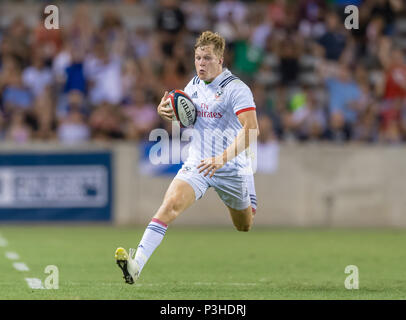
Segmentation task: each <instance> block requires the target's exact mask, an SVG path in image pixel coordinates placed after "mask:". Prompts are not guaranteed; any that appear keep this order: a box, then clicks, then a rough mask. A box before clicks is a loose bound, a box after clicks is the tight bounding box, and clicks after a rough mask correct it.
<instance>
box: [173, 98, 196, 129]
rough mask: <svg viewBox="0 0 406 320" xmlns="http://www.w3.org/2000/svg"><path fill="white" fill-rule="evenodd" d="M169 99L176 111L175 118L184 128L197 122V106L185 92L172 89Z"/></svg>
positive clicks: (174, 111)
mask: <svg viewBox="0 0 406 320" xmlns="http://www.w3.org/2000/svg"><path fill="white" fill-rule="evenodd" d="M168 99H169V101H170V104H171V106H172V109H173V113H174V119H173V120H176V121H179V123H180V126H181V127H182V128H187V127H190V126H192V125H193V124H194V123H195V122H196V107H195V105H194V103H193V101H192V99H190V98H189V96H188V95H187V94H186V93H185V92H183V91H182V90H172V91H171V92H169V98H168Z"/></svg>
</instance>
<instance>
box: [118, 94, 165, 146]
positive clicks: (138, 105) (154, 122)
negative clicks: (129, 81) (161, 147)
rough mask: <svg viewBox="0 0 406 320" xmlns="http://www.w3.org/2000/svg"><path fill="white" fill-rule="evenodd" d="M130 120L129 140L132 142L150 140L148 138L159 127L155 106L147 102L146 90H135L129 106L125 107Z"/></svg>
mask: <svg viewBox="0 0 406 320" xmlns="http://www.w3.org/2000/svg"><path fill="white" fill-rule="evenodd" d="M123 113H124V115H125V116H126V117H127V119H128V125H127V132H126V136H127V138H129V139H131V140H148V136H149V134H150V132H151V130H153V129H154V128H156V127H157V126H158V123H159V116H158V114H157V113H156V108H155V106H154V104H152V103H148V102H147V97H146V94H145V91H144V90H141V89H134V90H133V94H132V97H131V101H130V104H129V105H126V106H124V107H123Z"/></svg>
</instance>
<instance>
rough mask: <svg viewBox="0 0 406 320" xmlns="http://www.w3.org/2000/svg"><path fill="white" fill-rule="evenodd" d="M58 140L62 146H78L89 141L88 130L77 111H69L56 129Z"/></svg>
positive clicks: (81, 115)
mask: <svg viewBox="0 0 406 320" xmlns="http://www.w3.org/2000/svg"><path fill="white" fill-rule="evenodd" d="M58 139H59V141H60V142H61V143H63V144H79V143H83V142H86V141H88V140H89V139H90V129H89V127H88V125H87V124H86V122H85V119H84V117H83V114H82V113H80V111H79V110H77V109H71V110H69V113H68V115H67V117H65V118H64V120H62V122H61V124H60V125H59V127H58Z"/></svg>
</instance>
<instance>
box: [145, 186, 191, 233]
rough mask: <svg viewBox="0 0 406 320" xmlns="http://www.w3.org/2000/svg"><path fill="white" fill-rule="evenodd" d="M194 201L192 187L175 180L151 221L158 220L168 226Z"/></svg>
mask: <svg viewBox="0 0 406 320" xmlns="http://www.w3.org/2000/svg"><path fill="white" fill-rule="evenodd" d="M195 199H196V196H195V191H194V189H193V187H192V186H191V185H190V184H189V183H187V182H186V181H183V180H180V179H176V178H175V179H173V181H172V183H171V184H170V186H169V188H168V190H167V191H166V193H165V196H164V200H163V202H162V204H161V206H160V207H159V209H158V211H157V212H156V214H155V215H154V217H153V219H158V220H159V221H161V222H162V223H164V224H166V225H168V224H170V223H171V222H172V221H173V220H175V219H176V217H177V216H179V214H181V213H182V212H183V211H185V210H186V209H187V208H189V207H190V206H191V205H192V204H193V202H194V201H195Z"/></svg>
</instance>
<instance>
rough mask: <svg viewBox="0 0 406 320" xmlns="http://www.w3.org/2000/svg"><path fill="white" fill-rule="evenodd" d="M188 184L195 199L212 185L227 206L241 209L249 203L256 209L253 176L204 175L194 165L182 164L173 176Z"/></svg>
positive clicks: (201, 195)
mask: <svg viewBox="0 0 406 320" xmlns="http://www.w3.org/2000/svg"><path fill="white" fill-rule="evenodd" d="M175 179H180V180H183V181H185V182H187V183H188V184H190V185H191V186H192V188H193V190H194V191H195V197H196V200H199V199H200V198H201V197H203V195H204V194H205V193H206V191H207V189H208V188H210V187H213V188H214V190H216V192H217V194H218V195H219V197H220V199H221V200H222V201H223V202H224V204H226V205H227V206H229V207H231V208H233V209H235V210H243V209H246V208H248V207H249V206H250V205H251V207H252V209H253V211H254V212H255V211H256V210H257V196H256V193H255V185H254V176H253V175H252V174H248V175H232V176H216V175H215V174H214V176H213V177H211V178H210V175H207V176H204V172H202V173H199V169H197V168H196V166H188V165H185V164H184V165H183V166H182V168H181V169H180V170H179V171H178V173H177V174H176V176H175Z"/></svg>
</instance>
